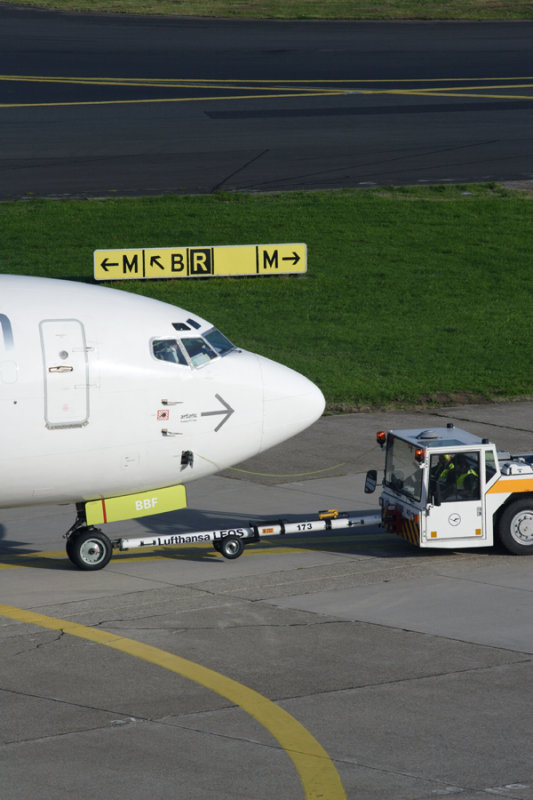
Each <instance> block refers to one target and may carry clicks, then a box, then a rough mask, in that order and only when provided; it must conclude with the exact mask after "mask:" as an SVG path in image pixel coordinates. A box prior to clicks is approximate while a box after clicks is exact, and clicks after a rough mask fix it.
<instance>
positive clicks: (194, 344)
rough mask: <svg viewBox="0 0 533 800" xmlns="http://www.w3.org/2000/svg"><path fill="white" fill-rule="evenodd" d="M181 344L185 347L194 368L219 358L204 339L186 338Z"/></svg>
mask: <svg viewBox="0 0 533 800" xmlns="http://www.w3.org/2000/svg"><path fill="white" fill-rule="evenodd" d="M181 343H182V344H183V346H184V347H185V349H186V351H187V353H188V356H189V358H190V359H191V364H192V365H193V367H201V366H202V365H203V364H207V362H208V361H211V359H213V358H216V357H217V354H216V353H215V351H214V350H213V349H212V348H211V347H209V345H208V344H207V342H205V341H204V340H203V339H200V338H198V339H197V338H194V339H193V338H192V337H188V336H184V337H183V339H182V340H181Z"/></svg>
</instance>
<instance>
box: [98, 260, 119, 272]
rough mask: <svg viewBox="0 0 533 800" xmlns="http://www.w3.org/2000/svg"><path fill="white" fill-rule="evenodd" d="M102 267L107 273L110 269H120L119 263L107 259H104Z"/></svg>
mask: <svg viewBox="0 0 533 800" xmlns="http://www.w3.org/2000/svg"><path fill="white" fill-rule="evenodd" d="M100 266H101V267H102V269H105V271H106V272H107V268H108V267H118V261H108V260H107V258H104V260H103V261H102V263H101V264H100Z"/></svg>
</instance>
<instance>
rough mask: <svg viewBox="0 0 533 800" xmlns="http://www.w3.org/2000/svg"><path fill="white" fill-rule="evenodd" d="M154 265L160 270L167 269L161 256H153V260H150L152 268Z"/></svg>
mask: <svg viewBox="0 0 533 800" xmlns="http://www.w3.org/2000/svg"><path fill="white" fill-rule="evenodd" d="M154 264H155V265H156V266H158V267H160V269H165V267H164V266H163V264H162V263H161V262H160V260H159V256H151V258H150V266H151V267H153V266H154Z"/></svg>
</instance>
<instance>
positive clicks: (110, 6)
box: [1, 0, 533, 20]
mask: <svg viewBox="0 0 533 800" xmlns="http://www.w3.org/2000/svg"><path fill="white" fill-rule="evenodd" d="M1 1H2V2H4V0H1ZM17 5H26V6H34V7H38V8H47V9H58V10H61V11H82V12H83V11H85V12H87V11H89V12H95V13H96V12H106V13H114V14H164V15H171V16H173V15H175V16H194V17H229V18H248V19H253V18H255V19H376V20H387V19H388V20H394V19H396V20H401V19H421V20H424V19H434V20H445V19H447V20H454V19H457V20H491V19H498V20H513V19H531V18H533V2H531V0H17Z"/></svg>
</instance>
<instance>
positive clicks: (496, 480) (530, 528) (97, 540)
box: [66, 423, 533, 570]
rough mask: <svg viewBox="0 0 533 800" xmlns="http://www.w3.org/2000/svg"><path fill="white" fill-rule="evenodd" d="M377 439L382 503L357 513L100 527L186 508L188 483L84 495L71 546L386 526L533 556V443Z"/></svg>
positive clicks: (422, 433) (83, 556) (431, 539)
mask: <svg viewBox="0 0 533 800" xmlns="http://www.w3.org/2000/svg"><path fill="white" fill-rule="evenodd" d="M377 441H378V443H379V444H380V445H381V447H383V448H384V449H385V469H384V475H383V483H382V489H381V496H380V500H379V503H380V507H381V508H380V510H379V512H378V511H376V512H370V513H366V514H363V515H357V514H353V513H351V512H346V511H344V512H339V511H337V510H336V509H328V510H327V511H322V512H318V513H317V515H316V516H315V517H313V518H311V519H306V520H300V521H297V522H287V521H285V520H282V519H276V520H273V521H268V522H265V521H259V522H249V524H248V525H244V526H243V525H240V524H238V523H237V524H236V525H235V526H232V527H228V528H226V529H220V530H202V531H182V532H177V533H169V534H167V535H163V536H161V535H151V534H147V535H144V536H142V537H136V538H129V537H128V538H120V539H114V540H112V539H110V538H109V537H108V536H107V535H106V534H105V533H103V532H102V531H101V530H100V529H99V528H97V527H96V525H97V524H99V523H102V522H113V521H117V520H120V519H131V518H135V517H139V516H146V515H149V514H153V513H154V512H155V513H157V511H160V512H163V511H170V510H176V509H179V508H183V507H185V506H186V497H185V488H184V487H183V486H175V487H168V488H166V489H162V490H159V491H152V492H145V493H142V494H136V495H128V496H126V497H119V498H110V499H107V500H106V501H104V500H98V501H92V502H88V503H80V504H78V517H77V519H76V522H75V523H74V525H73V526H72V528H71V529H70V530H69V531H68V532H67V534H66V538H67V554H68V556H69V558H70V560H71V561H72V562H73V563H74V564H75V565H76V566H77V567H79V568H80V569H84V570H98V569H102V568H103V567H105V565H106V564H107V563H108V562H109V560H110V558H111V556H112V551H113V549H114V548H116V549H118V550H120V551H127V550H131V549H137V548H147V547H150V548H159V547H169V546H174V545H189V546H191V545H197V544H198V545H201V544H208V543H211V545H212V546H213V548H214V549H215V550H216V551H217V552H218V553H220V554H221V555H223V556H224V558H227V559H235V558H238V557H239V556H240V555H241V554H242V552H243V551H244V548H245V547H246V546H247V545H249V544H253V543H256V542H259V541H260V540H261V539H263V538H264V537H267V536H268V537H270V536H282V535H284V534H304V535H305V534H308V533H316V532H319V531H323V532H324V533H326V534H327V533H329V532H332V531H336V530H339V529H341V528H344V529H346V528H349V529H355V528H361V527H368V526H378V525H380V526H381V527H382V528H385V530H387V531H388V532H390V533H395V534H397V535H398V536H400V537H402V538H403V539H405V540H407V541H408V542H410V543H411V544H413V545H415V546H417V547H421V548H422V547H425V548H435V549H437V548H440V549H442V548H444V549H446V548H447V549H453V550H458V549H461V548H466V547H490V546H492V545H493V544H494V543H495V542H496V541H499V542H501V544H502V545H503V546H504V547H505V548H506V549H507V550H508V551H509V552H510V553H513V554H517V555H530V554H531V555H533V452H531V453H519V454H511V453H509V452H504V451H501V450H498V449H497V448H496V445H495V444H494V443H493V442H491V441H489V440H488V439H481V438H479V437H478V436H475V435H473V434H471V433H469V432H468V431H465V430H462V429H461V428H456V427H454V425H452V424H451V423H450V424H448V425H447V426H446V427H445V428H431V429H423V428H417V429H408V430H391V431H388V432H385V431H380V432H379V433H378V434H377ZM376 488H377V471H376V470H369V471H368V473H367V476H366V482H365V492H367V493H372V492H374V491H375V490H376Z"/></svg>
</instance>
